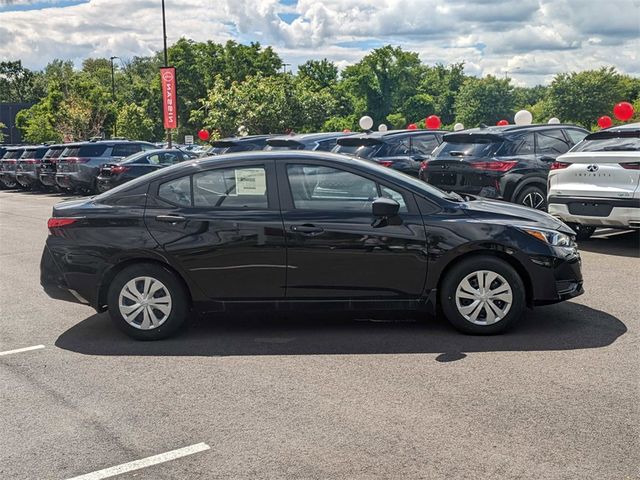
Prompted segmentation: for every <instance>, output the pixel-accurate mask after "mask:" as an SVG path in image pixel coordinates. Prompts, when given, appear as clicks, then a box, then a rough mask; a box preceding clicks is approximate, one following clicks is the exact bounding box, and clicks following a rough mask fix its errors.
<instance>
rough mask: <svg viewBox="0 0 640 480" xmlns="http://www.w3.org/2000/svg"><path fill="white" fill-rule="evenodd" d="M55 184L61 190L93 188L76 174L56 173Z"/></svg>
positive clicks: (90, 183) (89, 182)
mask: <svg viewBox="0 0 640 480" xmlns="http://www.w3.org/2000/svg"><path fill="white" fill-rule="evenodd" d="M56 183H57V184H58V186H59V187H61V188H71V189H75V188H78V189H80V188H83V189H91V188H92V187H93V185H92V182H91V181H87V180H85V179H84V178H82V177H81V176H80V175H79V174H78V173H77V172H76V173H56Z"/></svg>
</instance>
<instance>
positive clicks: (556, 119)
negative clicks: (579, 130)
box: [549, 117, 560, 124]
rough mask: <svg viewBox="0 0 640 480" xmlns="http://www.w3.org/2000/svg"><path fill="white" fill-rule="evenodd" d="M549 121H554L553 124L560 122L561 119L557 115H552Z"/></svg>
mask: <svg viewBox="0 0 640 480" xmlns="http://www.w3.org/2000/svg"><path fill="white" fill-rule="evenodd" d="M549 123H553V124H556V123H560V119H559V118H557V117H551V118H550V119H549Z"/></svg>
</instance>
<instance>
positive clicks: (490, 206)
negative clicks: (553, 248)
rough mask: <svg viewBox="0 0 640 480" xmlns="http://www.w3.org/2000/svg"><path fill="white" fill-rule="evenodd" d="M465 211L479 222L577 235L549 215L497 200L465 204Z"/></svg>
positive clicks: (479, 200) (474, 201)
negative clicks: (484, 221) (537, 228)
mask: <svg viewBox="0 0 640 480" xmlns="http://www.w3.org/2000/svg"><path fill="white" fill-rule="evenodd" d="M463 209H464V211H465V213H466V214H467V215H469V216H470V217H472V218H475V219H477V220H487V221H491V222H496V221H497V222H500V223H504V224H508V225H522V226H530V227H540V228H548V229H551V230H558V231H560V232H563V233H566V234H569V235H575V232H574V231H573V230H571V228H569V227H568V226H567V225H565V223H564V222H562V221H560V220H558V219H557V218H555V217H552V216H551V215H549V214H548V213H545V212H541V211H540V210H534V209H532V208H529V207H525V206H522V205H516V204H513V203H507V202H501V201H496V200H487V199H478V200H473V201H470V202H465V203H464V205H463Z"/></svg>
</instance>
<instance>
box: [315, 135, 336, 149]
mask: <svg viewBox="0 0 640 480" xmlns="http://www.w3.org/2000/svg"><path fill="white" fill-rule="evenodd" d="M335 146H336V139H335V138H330V139H329V140H322V141H320V142H318V146H317V147H316V150H317V151H318V152H330V151H331V150H332V149H333V147H335Z"/></svg>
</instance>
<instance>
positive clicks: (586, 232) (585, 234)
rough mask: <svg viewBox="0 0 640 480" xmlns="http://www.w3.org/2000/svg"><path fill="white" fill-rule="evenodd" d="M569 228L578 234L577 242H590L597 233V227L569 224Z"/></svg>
mask: <svg viewBox="0 0 640 480" xmlns="http://www.w3.org/2000/svg"><path fill="white" fill-rule="evenodd" d="M567 226H568V227H570V228H571V229H572V230H573V231H574V232H576V240H589V239H590V238H591V235H593V233H594V232H595V231H596V227H590V226H588V225H580V224H579V223H568V224H567Z"/></svg>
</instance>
